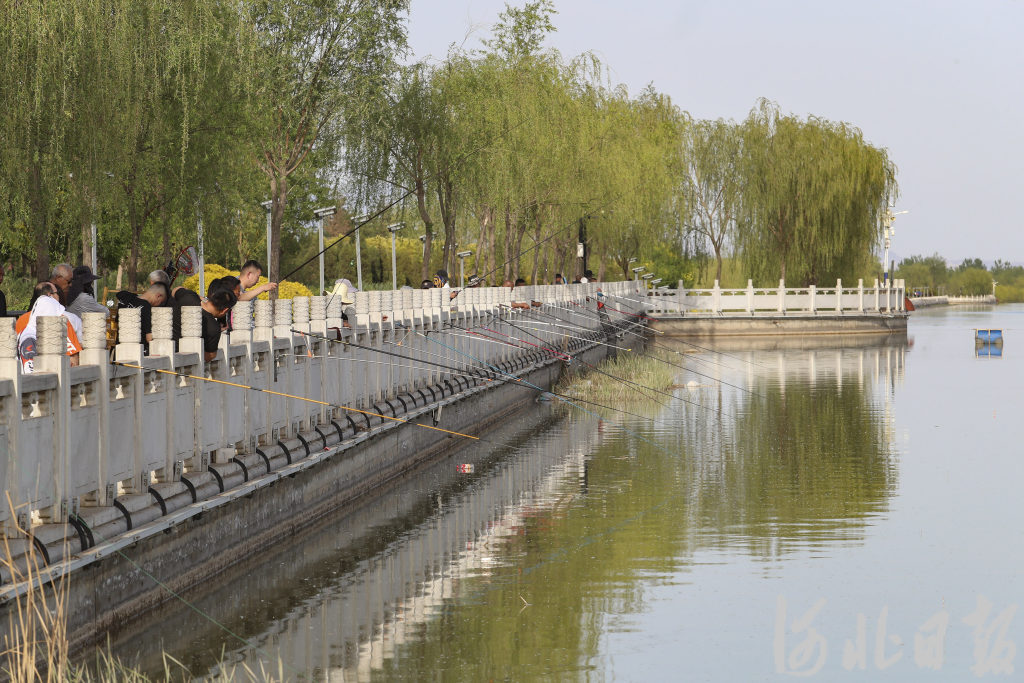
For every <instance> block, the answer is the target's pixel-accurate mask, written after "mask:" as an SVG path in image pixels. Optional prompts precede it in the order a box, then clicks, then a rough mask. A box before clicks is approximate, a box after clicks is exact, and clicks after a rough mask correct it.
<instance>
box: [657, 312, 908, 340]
mask: <svg viewBox="0 0 1024 683" xmlns="http://www.w3.org/2000/svg"><path fill="white" fill-rule="evenodd" d="M650 325H651V329H652V330H654V331H655V332H660V333H663V334H666V335H668V336H678V337H745V336H746V337H757V336H764V335H799V336H810V335H850V334H866V335H888V334H903V335H905V334H906V333H907V315H906V314H905V313H899V314H892V315H866V316H858V315H842V316H800V315H786V316H772V317H756V318H754V317H715V318H709V317H669V316H663V317H652V318H651V321H650Z"/></svg>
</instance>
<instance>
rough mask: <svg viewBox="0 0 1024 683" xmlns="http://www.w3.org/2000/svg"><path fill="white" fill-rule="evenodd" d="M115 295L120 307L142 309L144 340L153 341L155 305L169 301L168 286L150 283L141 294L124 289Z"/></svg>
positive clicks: (161, 304)
mask: <svg viewBox="0 0 1024 683" xmlns="http://www.w3.org/2000/svg"><path fill="white" fill-rule="evenodd" d="M114 296H115V297H116V298H117V305H118V306H119V307H120V308H141V309H142V342H143V343H144V344H148V343H149V342H151V341H153V307H154V306H157V307H159V306H163V305H164V303H165V302H166V301H167V288H166V287H165V286H164V285H162V284H156V285H150V286H149V289H147V290H146V291H145V292H143V293H142V294H141V295H139V294H136V293H135V292H129V291H128V290H126V289H122V290H121V291H120V292H118V293H117V294H115V295H114Z"/></svg>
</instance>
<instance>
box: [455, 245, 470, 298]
mask: <svg viewBox="0 0 1024 683" xmlns="http://www.w3.org/2000/svg"><path fill="white" fill-rule="evenodd" d="M472 255H473V251H472V250H471V249H467V250H466V251H460V252H459V253H457V254H456V256H458V257H459V289H465V288H466V268H465V266H466V258H468V257H470V256H472Z"/></svg>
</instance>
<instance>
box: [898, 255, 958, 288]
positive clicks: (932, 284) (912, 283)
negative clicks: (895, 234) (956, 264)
mask: <svg viewBox="0 0 1024 683" xmlns="http://www.w3.org/2000/svg"><path fill="white" fill-rule="evenodd" d="M894 277H897V278H901V279H903V280H906V281H907V288H908V289H910V290H911V291H913V290H915V289H929V290H931V291H932V292H937V291H938V288H939V287H942V286H944V285H945V284H946V282H947V281H948V280H949V269H948V268H947V266H946V259H944V258H942V257H941V256H939V255H938V254H933V255H932V256H911V257H909V258H905V259H903V260H902V261H900V263H899V265H898V266H896V271H895V273H894Z"/></svg>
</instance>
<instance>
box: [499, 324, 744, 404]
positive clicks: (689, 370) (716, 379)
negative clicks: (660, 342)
mask: <svg viewBox="0 0 1024 683" xmlns="http://www.w3.org/2000/svg"><path fill="white" fill-rule="evenodd" d="M538 312H539V311H538ZM503 321H504V322H505V323H506V324H508V325H509V326H510V327H513V328H515V329H518V330H522V329H523V328H520V327H518V326H516V325H514V324H512V323H511V322H509V321H508V320H507V319H503ZM523 331H525V330H523ZM528 334H529V333H528ZM531 336H536V335H531ZM537 338H538V339H539V337H537ZM627 350H628V351H632V349H627ZM633 352H634V353H637V355H640V356H645V357H647V358H651V359H653V360H656V361H659V362H661V363H664V364H666V365H669V366H671V367H673V368H677V369H679V370H683V371H685V372H690V373H692V374H694V375H697V376H698V377H703V378H705V379H709V380H712V381H714V382H718V383H719V384H722V385H725V386H728V387H732V388H733V389H737V390H739V391H743V392H746V393H749V394H751V395H754V396H759V394H758V393H757V392H754V391H751V390H750V389H746V388H744V387H741V386H738V385H735V384H731V383H729V382H726V381H724V380H721V379H719V378H717V377H712V376H710V375H705V374H704V373H701V372H697V371H696V370H693V369H691V368H687V367H685V366H682V365H676V364H675V363H670V362H669V361H667V360H665V359H664V358H659V357H658V356H656V355H653V354H649V353H639V352H635V351H633ZM579 361H580V362H581V363H583V364H584V365H587V366H588V367H590V368H592V369H594V370H596V371H597V372H599V373H601V374H605V375H608V376H609V377H611V378H612V379H620V380H622V381H624V382H628V381H629V380H625V379H624V378H616V377H615V376H614V375H611V374H609V373H606V372H604V371H603V370H601V369H599V368H597V367H596V366H594V365H593V364H591V363H588V362H587V361H584V360H582V359H579ZM637 386H640V387H643V385H640V384H637ZM643 388H644V389H647V390H649V391H654V392H657V393H665V392H659V391H658V390H657V389H654V388H651V387H643ZM666 395H669V394H666ZM673 396H674V395H673ZM652 400H654V399H653V398H652ZM680 400H682V401H684V402H685V403H690V401H687V400H686V399H682V398H681V399H680ZM694 405H700V404H694Z"/></svg>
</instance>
